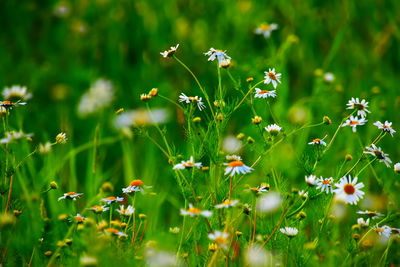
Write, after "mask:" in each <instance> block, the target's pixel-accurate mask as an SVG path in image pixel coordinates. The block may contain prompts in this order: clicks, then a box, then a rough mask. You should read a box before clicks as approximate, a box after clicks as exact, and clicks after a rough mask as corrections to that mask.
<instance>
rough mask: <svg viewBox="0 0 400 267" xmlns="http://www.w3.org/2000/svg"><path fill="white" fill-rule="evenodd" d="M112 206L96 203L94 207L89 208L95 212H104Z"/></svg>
mask: <svg viewBox="0 0 400 267" xmlns="http://www.w3.org/2000/svg"><path fill="white" fill-rule="evenodd" d="M109 209H110V208H109V207H107V206H105V205H103V206H99V205H95V206H93V207H90V208H88V210H91V211H93V212H94V213H102V212H105V211H107V210H109Z"/></svg>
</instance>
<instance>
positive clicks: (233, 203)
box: [215, 199, 239, 209]
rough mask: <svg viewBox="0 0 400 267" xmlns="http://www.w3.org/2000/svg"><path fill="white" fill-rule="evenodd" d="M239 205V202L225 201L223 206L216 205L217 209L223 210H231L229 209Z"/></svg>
mask: <svg viewBox="0 0 400 267" xmlns="http://www.w3.org/2000/svg"><path fill="white" fill-rule="evenodd" d="M237 203H239V200H228V199H227V200H225V201H224V202H222V203H221V204H218V205H215V208H217V209H222V208H229V207H234V206H235V205H236V204H237Z"/></svg>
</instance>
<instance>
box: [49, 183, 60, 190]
mask: <svg viewBox="0 0 400 267" xmlns="http://www.w3.org/2000/svg"><path fill="white" fill-rule="evenodd" d="M50 188H51V189H53V190H55V189H57V188H58V184H57V183H56V182H54V181H52V182H50Z"/></svg>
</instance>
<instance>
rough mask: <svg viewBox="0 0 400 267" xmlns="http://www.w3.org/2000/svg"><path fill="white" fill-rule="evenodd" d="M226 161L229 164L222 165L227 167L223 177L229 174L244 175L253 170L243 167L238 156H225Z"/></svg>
mask: <svg viewBox="0 0 400 267" xmlns="http://www.w3.org/2000/svg"><path fill="white" fill-rule="evenodd" d="M226 159H227V160H228V161H229V163H224V165H225V166H227V167H226V168H225V173H224V175H227V174H230V176H234V175H235V174H236V173H237V174H239V173H241V174H246V173H250V172H251V171H252V170H253V168H251V167H248V166H246V165H244V163H243V162H242V159H241V158H240V157H239V156H236V155H230V156H226Z"/></svg>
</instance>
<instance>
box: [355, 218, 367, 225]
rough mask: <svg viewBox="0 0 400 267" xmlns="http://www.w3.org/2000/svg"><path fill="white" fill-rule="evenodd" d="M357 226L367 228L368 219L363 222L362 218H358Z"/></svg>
mask: <svg viewBox="0 0 400 267" xmlns="http://www.w3.org/2000/svg"><path fill="white" fill-rule="evenodd" d="M357 224H358V225H359V226H361V227H368V226H369V218H368V219H367V220H364V218H358V219H357Z"/></svg>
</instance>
